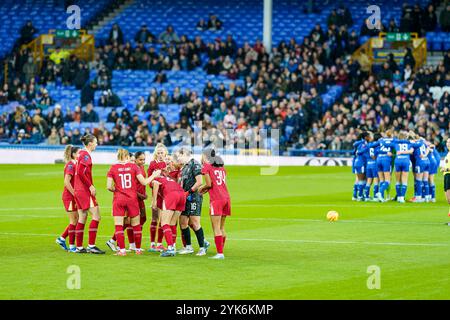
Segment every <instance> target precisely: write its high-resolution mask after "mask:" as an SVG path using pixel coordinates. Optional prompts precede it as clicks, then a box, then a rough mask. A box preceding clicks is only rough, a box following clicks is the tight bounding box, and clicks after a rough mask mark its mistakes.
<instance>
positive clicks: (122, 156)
mask: <svg viewBox="0 0 450 320" xmlns="http://www.w3.org/2000/svg"><path fill="white" fill-rule="evenodd" d="M129 156H130V153H129V152H128V150H125V149H122V148H120V149H119V150H118V151H117V160H119V161H127V160H128V157H129Z"/></svg>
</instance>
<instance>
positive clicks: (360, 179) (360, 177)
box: [357, 167, 366, 201]
mask: <svg viewBox="0 0 450 320" xmlns="http://www.w3.org/2000/svg"><path fill="white" fill-rule="evenodd" d="M362 168H364V167H362ZM357 176H358V201H361V200H363V198H364V185H365V183H364V181H365V179H366V176H365V174H364V170H361V171H360V172H359V173H358V175H357Z"/></svg>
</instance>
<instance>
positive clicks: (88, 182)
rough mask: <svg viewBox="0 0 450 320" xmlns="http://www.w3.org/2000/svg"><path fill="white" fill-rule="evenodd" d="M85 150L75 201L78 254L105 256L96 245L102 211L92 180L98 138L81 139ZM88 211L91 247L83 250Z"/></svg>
mask: <svg viewBox="0 0 450 320" xmlns="http://www.w3.org/2000/svg"><path fill="white" fill-rule="evenodd" d="M81 142H82V143H83V145H84V149H83V150H81V151H80V152H79V153H78V159H77V167H76V172H75V184H74V185H75V188H74V189H75V201H76V203H77V207H78V223H77V226H76V229H75V233H76V243H77V249H76V251H75V252H76V253H94V254H104V253H105V251H103V250H100V249H99V248H97V246H96V245H95V240H96V238H97V229H98V225H99V223H100V210H99V207H98V204H97V199H96V198H95V195H96V193H97V191H96V189H95V187H94V183H93V180H92V158H91V153H92V152H93V151H94V150H95V148H96V147H97V138H96V137H95V136H93V135H91V134H87V135H84V136H83V137H81ZM88 211H90V212H91V214H92V221H91V223H90V224H89V245H88V247H87V248H86V249H85V248H83V236H84V226H85V223H86V219H87V214H88Z"/></svg>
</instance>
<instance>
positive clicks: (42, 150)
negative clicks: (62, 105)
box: [0, 146, 352, 167]
mask: <svg viewBox="0 0 450 320" xmlns="http://www.w3.org/2000/svg"><path fill="white" fill-rule="evenodd" d="M63 150H64V146H57V147H56V146H55V147H50V146H49V147H43V146H24V147H22V146H8V147H6V146H0V164H53V163H58V162H62V161H63ZM116 151H117V148H102V149H99V150H96V151H95V152H94V153H93V154H92V158H93V161H94V163H97V164H112V163H114V162H115V161H116ZM131 151H133V150H131ZM194 152H195V151H194ZM194 157H195V158H196V159H198V160H200V157H201V155H200V153H196V154H194ZM146 158H147V163H149V162H150V158H151V151H146ZM223 158H224V161H225V163H226V164H227V165H237V166H267V167H276V166H351V164H352V159H351V158H332V157H287V156H254V155H224V156H223Z"/></svg>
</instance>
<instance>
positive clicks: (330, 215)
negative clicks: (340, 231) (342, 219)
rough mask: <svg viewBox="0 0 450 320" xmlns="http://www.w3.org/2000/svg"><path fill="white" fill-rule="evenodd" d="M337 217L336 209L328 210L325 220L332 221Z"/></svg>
mask: <svg viewBox="0 0 450 320" xmlns="http://www.w3.org/2000/svg"><path fill="white" fill-rule="evenodd" d="M338 218H339V213H337V212H336V211H328V213H327V220H328V221H330V222H332V221H337V219H338Z"/></svg>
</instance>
